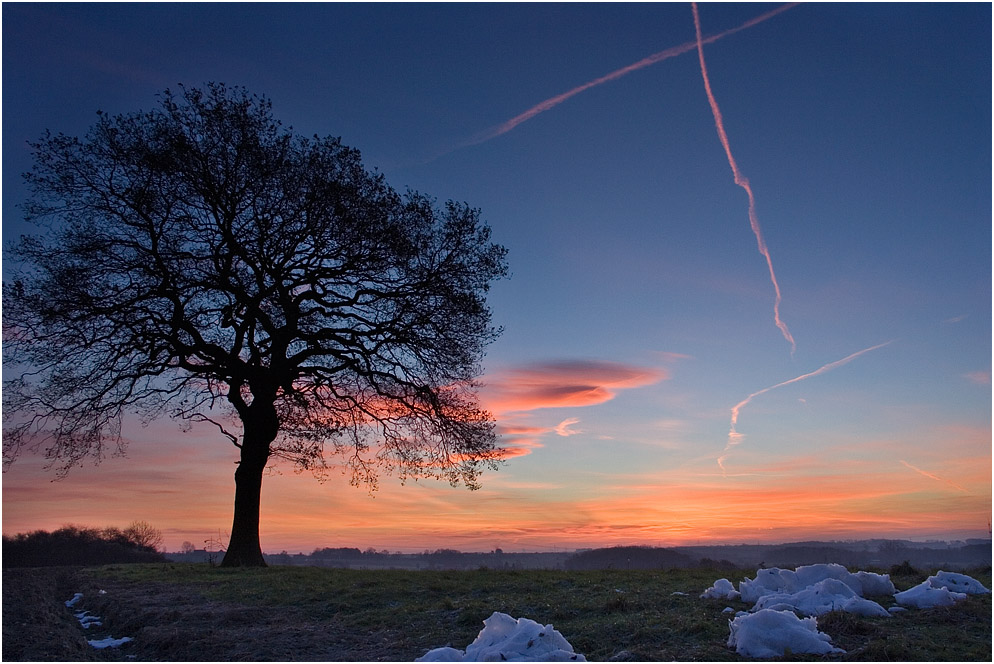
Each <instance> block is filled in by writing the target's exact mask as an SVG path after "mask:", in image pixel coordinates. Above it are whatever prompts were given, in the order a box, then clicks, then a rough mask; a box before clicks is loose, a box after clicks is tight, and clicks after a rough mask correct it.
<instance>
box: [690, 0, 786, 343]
mask: <svg viewBox="0 0 994 664" xmlns="http://www.w3.org/2000/svg"><path fill="white" fill-rule="evenodd" d="M690 6H691V9H693V11H694V31H695V33H696V35H697V43H696V45H697V57H698V59H699V60H700V62H701V76H702V77H703V78H704V91H705V92H707V95H708V103H709V104H711V113H712V115H714V124H715V127H716V128H717V129H718V139H719V140H720V141H721V145H722V147H724V148H725V155H726V156H727V157H728V164H729V165H730V166H731V167H732V175H733V176H734V178H735V184H737V185H739V186H740V187H742V188H743V189H745V192H746V194H747V195H748V196H749V225H750V226H752V232H753V234H754V235H755V236H756V243H757V244H758V245H759V253H761V254H762V255H763V257H764V258H765V259H766V265H767V267H769V269H770V281H772V282H773V290H774V291H775V292H776V299H775V300H774V302H773V320H774V322H775V323H776V325H777V327H779V328H780V332H781V333H783V337H784V339H786V340H787V341H788V342H789V343H790V354H791V355H793V354H794V351H795V350H797V344H796V343H794V337H792V336H791V334H790V330H788V329H787V324H786V323H784V322H783V321H782V320H781V319H780V299H781V298H780V284H779V283H777V275H776V273H774V272H773V260H772V259H771V258H770V250H769V249H767V248H766V242H765V241H764V240H763V232H762V230H761V229H760V228H759V218H758V217H757V216H756V199H755V197H754V196H753V195H752V187H751V186H749V180H748V179H747V178H746V177H745V176H744V175H742V172H741V171H740V170H739V166H738V164H736V163H735V157H733V156H732V148H731V145H730V144H729V142H728V135H727V134H726V133H725V123H724V121H723V120H722V118H721V110H720V109H719V108H718V102H717V101H715V98H714V93H713V92H712V91H711V80H710V79H709V78H708V68H707V65H706V64H705V62H704V40H703V39H702V38H701V17H700V15H699V14H698V12H697V3H696V2H692V3H690Z"/></svg>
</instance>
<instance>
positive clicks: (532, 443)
mask: <svg viewBox="0 0 994 664" xmlns="http://www.w3.org/2000/svg"><path fill="white" fill-rule="evenodd" d="M2 12H3V99H2V104H3V109H2V110H3V182H2V186H3V203H2V205H3V208H2V209H3V242H4V244H5V245H7V244H8V243H10V242H11V241H13V240H15V239H16V238H17V237H18V236H19V235H20V234H21V233H25V232H31V231H32V229H31V228H30V227H28V226H27V225H26V224H25V223H24V222H23V215H22V214H21V212H20V210H19V209H18V207H17V206H18V204H19V203H20V202H22V201H23V200H24V199H25V196H26V190H25V188H24V186H23V182H22V180H21V178H20V177H19V174H20V173H22V172H24V171H25V170H27V169H28V168H29V167H30V163H31V155H30V150H29V149H28V147H27V145H26V142H27V141H30V140H34V139H37V138H38V137H39V136H40V135H41V134H42V133H43V132H44V131H45V130H46V129H51V130H52V131H53V132H64V133H66V134H76V135H78V134H82V133H83V132H85V131H86V129H87V128H88V127H89V126H90V125H92V124H93V123H94V121H95V120H96V111H97V110H98V109H99V110H102V111H105V112H108V113H127V112H132V111H137V110H140V109H149V108H152V107H154V106H155V105H156V103H157V102H156V94H157V93H158V92H161V91H162V90H164V89H165V88H169V87H172V88H175V86H176V84H178V83H184V84H186V85H187V86H198V85H202V84H204V83H206V82H209V81H220V82H225V83H227V84H229V85H243V86H246V87H247V88H249V89H250V90H251V91H253V92H256V93H260V94H264V95H267V96H268V97H269V98H270V99H271V100H272V102H273V109H274V113H275V115H276V116H277V117H278V118H279V119H281V120H282V121H283V122H284V124H287V125H291V126H292V127H293V128H294V130H296V131H298V132H300V133H302V134H305V135H311V134H319V135H333V136H340V137H341V138H342V141H343V142H344V143H345V144H347V145H351V146H353V147H356V148H358V149H359V150H361V151H362V154H363V160H364V163H365V164H366V166H367V167H368V168H370V169H371V168H373V167H375V168H378V169H379V170H380V171H381V172H383V173H384V174H385V177H386V179H387V181H388V182H389V183H390V184H391V185H392V186H394V187H395V188H397V189H398V190H400V191H403V190H405V189H406V188H411V189H415V190H418V191H421V192H423V193H427V194H430V195H432V196H435V197H436V198H437V199H438V200H439V201H440V202H441V201H445V200H448V199H453V200H457V201H465V202H467V203H469V204H470V205H472V206H474V207H479V208H480V209H481V210H482V212H483V218H484V219H485V220H486V221H487V223H489V225H490V226H491V227H492V229H493V235H494V239H495V241H497V242H499V243H501V244H503V245H504V246H506V247H507V249H508V252H509V253H508V262H509V265H510V269H511V273H512V275H511V277H510V278H509V279H506V280H501V281H499V282H497V283H496V284H495V286H494V287H493V289H492V291H491V293H490V296H489V303H490V305H491V307H492V310H493V315H494V322H495V323H496V324H498V325H502V326H503V327H504V333H503V335H502V336H501V338H500V339H499V340H498V341H497V342H496V343H494V344H493V345H491V346H490V347H489V348H488V353H487V356H486V358H485V362H484V369H485V373H484V375H483V377H482V379H481V380H482V382H483V383H484V387H483V389H482V390H481V401H482V403H483V404H484V406H486V407H487V408H488V409H489V410H491V412H493V414H494V416H495V417H496V419H497V422H498V429H499V431H500V432H501V434H502V445H503V446H504V447H505V448H506V449H507V450H508V451H507V459H506V462H505V463H504V464H503V465H502V467H501V469H500V470H499V471H497V472H487V473H485V474H484V476H483V478H482V481H483V488H482V489H480V490H478V491H472V492H471V491H467V490H466V489H465V488H452V487H450V486H449V485H448V484H447V483H444V482H441V483H438V482H434V481H428V482H425V481H419V482H408V483H407V484H406V485H401V484H400V482H399V481H398V480H397V479H396V478H395V477H390V476H389V475H385V476H384V477H382V478H381V481H380V485H379V489H378V490H377V491H376V492H375V493H373V494H371V493H370V492H369V491H367V490H365V489H362V488H359V489H356V488H353V487H351V486H349V483H348V481H347V478H345V477H333V478H331V479H329V480H328V481H326V482H324V483H319V482H317V481H316V480H315V479H314V478H313V477H311V476H310V475H308V474H306V473H304V474H296V473H294V472H293V470H292V469H291V468H281V467H277V468H276V469H274V472H273V473H272V474H271V475H269V476H267V477H266V478H265V480H264V483H263V498H262V522H261V539H262V546H263V550H264V551H267V552H278V551H281V550H287V551H290V552H297V551H303V552H305V553H306V552H310V551H311V550H312V549H314V548H317V547H325V546H328V547H336V546H357V547H360V548H367V547H375V548H376V549H387V550H390V551H422V550H424V549H436V548H442V547H445V548H456V549H460V550H464V551H488V550H492V549H494V548H497V547H500V548H502V549H503V550H505V551H552V550H563V549H573V548H578V547H596V546H612V545H628V544H646V545H658V546H667V545H680V544H697V543H739V542H747V543H755V542H787V541H800V540H808V539H862V538H877V537H886V538H910V539H964V538H971V537H988V536H989V532H990V531H989V523H990V518H991V243H990V240H991V229H990V219H991V215H990V213H991V151H990V146H991V121H990V120H991V69H990V62H991V59H990V54H991V32H990V30H989V27H990V25H991V5H990V4H989V3H972V4H952V3H935V4H900V3H887V4H834V3H832V4H801V5H798V6H786V7H785V6H782V5H778V4H756V3H743V4H710V3H704V4H701V5H700V6H699V7H698V18H699V22H698V25H697V26H695V16H694V11H693V8H692V6H691V5H690V4H687V3H651V4H650V3H640V4H614V3H609V4H381V3H368V4H294V5H286V4H226V3H218V4H187V3H182V4H144V3H142V4H75V3H74V4H48V3H46V4H22V3H4V4H3V7H2ZM698 26H699V28H698ZM697 29H699V31H700V35H701V50H700V51H698V44H697V36H696V35H697ZM715 37H717V38H715ZM702 56H703V58H702ZM702 64H703V67H704V69H703V71H702ZM705 72H706V76H705ZM7 377H8V376H5V378H7ZM123 433H124V436H125V437H126V438H127V439H128V440H129V448H128V455H127V458H107V459H104V460H103V461H102V462H101V463H100V464H99V465H93V464H87V465H85V466H84V467H82V468H78V469H76V470H74V471H73V472H72V473H71V474H70V475H69V476H68V477H67V478H66V479H64V480H61V481H53V480H54V473H53V472H51V471H46V470H45V469H44V466H45V463H44V460H43V459H41V458H39V457H33V456H30V455H25V456H22V457H21V458H20V459H18V460H17V462H16V463H15V464H13V466H11V467H10V469H9V470H8V471H7V472H6V473H4V475H3V477H2V486H3V504H2V508H3V532H4V533H5V534H13V533H18V532H26V531H30V530H34V529H39V528H41V529H47V530H51V529H55V528H58V527H59V526H61V525H63V524H67V523H74V524H83V525H92V526H104V525H119V526H124V525H127V524H128V523H130V522H131V521H133V520H139V519H140V520H145V521H148V522H150V523H151V524H153V525H154V526H156V527H158V528H160V529H161V530H162V531H163V534H164V536H165V546H166V548H167V549H169V550H177V549H179V547H180V544H181V543H182V542H184V541H189V542H192V543H194V544H195V545H197V546H201V545H202V542H204V541H205V540H206V539H208V538H217V537H218V535H220V536H221V537H223V536H224V535H225V533H227V532H229V531H230V523H231V509H232V500H233V489H234V481H233V475H232V474H233V472H234V468H235V465H234V463H235V461H236V459H237V454H236V453H237V450H236V449H235V448H234V447H233V446H232V445H231V444H230V443H229V442H227V441H226V440H225V439H223V438H222V437H220V436H219V435H217V432H216V430H211V429H210V428H203V429H199V428H194V429H193V430H192V431H191V432H188V433H187V432H183V431H181V430H180V428H179V427H178V425H176V424H175V423H173V422H170V421H156V422H154V423H152V424H151V425H149V426H148V427H142V426H141V424H140V423H138V422H137V420H135V421H131V420H129V421H126V422H125V427H124V432H123Z"/></svg>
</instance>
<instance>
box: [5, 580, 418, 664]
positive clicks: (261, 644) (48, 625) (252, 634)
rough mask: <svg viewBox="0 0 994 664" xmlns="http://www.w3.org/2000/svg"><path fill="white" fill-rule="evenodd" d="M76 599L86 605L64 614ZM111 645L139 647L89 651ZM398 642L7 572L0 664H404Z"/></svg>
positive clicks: (285, 614) (271, 615)
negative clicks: (88, 616) (101, 642)
mask: <svg viewBox="0 0 994 664" xmlns="http://www.w3.org/2000/svg"><path fill="white" fill-rule="evenodd" d="M100 590H106V591H107V594H105V595H101V594H99V591H100ZM77 592H81V593H83V599H82V600H80V602H79V603H78V604H76V606H74V607H73V609H68V608H66V606H65V601H66V600H68V599H71V598H72V596H73V595H74V594H75V593H77ZM79 610H86V611H90V612H91V613H92V614H94V615H97V616H101V617H104V618H107V617H108V616H110V617H111V619H110V620H108V621H107V622H108V623H111V624H112V627H111V629H110V631H108V630H106V629H103V628H102V627H91V628H89V629H87V630H83V629H82V628H81V627H80V624H79V622H78V620H77V619H76V618H75V617H73V611H79ZM107 636H113V637H114V638H121V637H123V636H130V637H132V638H135V641H133V642H131V643H126V644H124V645H123V646H122V647H120V648H106V649H103V650H98V649H96V648H92V647H90V645H89V644H88V643H87V639H100V638H105V637H107ZM139 637H140V638H139ZM397 641H398V639H396V638H394V635H392V634H391V633H390V632H389V630H383V631H382V632H380V633H375V632H374V633H354V632H350V631H347V630H345V629H344V627H338V628H336V625H335V624H334V622H330V621H329V620H328V619H327V617H323V618H322V619H321V620H320V622H317V621H314V620H313V619H310V618H309V617H308V616H307V615H306V614H304V613H303V612H302V611H294V610H292V609H290V610H288V609H287V608H285V607H281V609H280V610H279V611H278V612H275V611H267V610H266V609H264V608H260V607H252V606H242V605H238V604H229V603H224V602H218V601H216V600H208V599H207V598H205V597H203V596H202V595H199V594H197V593H194V592H189V591H185V590H183V589H180V588H177V587H175V586H168V585H165V584H154V583H147V582H146V583H142V584H135V583H133V582H121V581H116V580H108V579H100V580H97V579H94V578H93V577H92V576H90V575H89V574H88V573H87V571H86V570H85V569H81V568H68V567H60V568H54V567H48V568H35V569H24V568H21V569H5V570H3V661H5V662H11V661H191V662H197V661H328V662H335V661H398V660H400V661H403V660H407V659H410V653H408V652H402V651H401V652H398V648H397V647H396V645H395V644H396V642H397ZM129 655H130V656H131V657H129Z"/></svg>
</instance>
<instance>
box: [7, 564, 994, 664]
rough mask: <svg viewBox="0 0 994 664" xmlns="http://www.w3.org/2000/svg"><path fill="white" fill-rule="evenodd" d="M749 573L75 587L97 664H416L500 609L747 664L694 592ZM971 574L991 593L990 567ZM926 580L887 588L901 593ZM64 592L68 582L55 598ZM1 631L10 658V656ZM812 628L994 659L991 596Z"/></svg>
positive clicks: (896, 649)
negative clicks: (103, 637) (97, 647)
mask: <svg viewBox="0 0 994 664" xmlns="http://www.w3.org/2000/svg"><path fill="white" fill-rule="evenodd" d="M754 572H755V571H754V570H743V571H740V572H734V573H729V572H728V571H722V572H719V571H715V570H687V569H680V570H670V571H619V570H609V571H586V572H565V571H508V570H479V571H470V572H428V571H419V572H411V571H392V570H375V571H366V570H343V569H326V568H310V567H270V568H266V569H255V570H227V569H218V568H211V567H209V566H207V565H186V564H157V565H119V566H109V567H101V568H87V569H84V570H80V571H78V576H77V577H76V579H75V581H74V582H75V583H76V584H77V586H79V590H78V591H80V592H84V593H86V597H85V599H84V603H83V606H84V608H87V609H90V610H92V611H93V612H94V613H95V614H97V615H100V616H102V617H104V618H105V623H106V625H105V627H106V628H107V629H109V630H111V631H112V632H113V635H114V636H116V637H120V636H133V637H135V641H134V642H133V643H131V644H128V645H127V646H126V647H125V648H122V650H121V651H119V652H117V653H116V654H115V653H112V652H106V653H104V654H102V655H101V656H100V657H98V658H99V659H113V658H119V659H125V658H126V657H127V655H128V654H132V655H135V656H136V657H137V658H138V659H139V660H267V659H268V660H277V661H283V660H337V661H375V660H394V661H405V660H406V661H411V660H413V659H415V658H416V657H420V656H421V655H423V654H424V653H425V652H427V651H428V650H430V649H432V648H435V647H439V646H444V645H451V646H453V647H456V648H460V649H464V648H465V647H466V646H467V645H468V644H469V643H471V642H472V641H473V639H474V638H475V637H476V635H477V633H478V632H479V631H480V629H481V628H482V626H483V625H482V621H483V620H484V619H485V618H487V617H489V616H490V614H491V613H492V612H493V611H502V612H504V613H507V614H510V615H511V616H514V617H516V618H520V617H526V618H531V619H532V620H535V621H537V622H540V623H543V624H546V623H552V624H553V626H554V627H555V628H556V629H557V630H558V631H559V632H561V633H562V634H563V636H565V637H566V639H567V640H568V641H569V642H570V643H571V644H572V645H573V647H574V649H575V650H576V651H577V652H579V653H582V654H583V655H585V656H586V657H587V658H588V659H589V660H602V661H603V660H608V659H612V658H613V659H615V660H638V661H667V660H678V661H716V660H738V659H741V658H740V657H739V656H738V655H736V653H735V652H734V651H732V650H730V649H728V648H727V647H726V645H725V643H726V641H727V639H728V633H729V630H728V618H729V616H728V614H723V613H722V610H723V609H724V608H725V607H727V606H732V607H734V608H735V609H736V610H739V609H747V608H749V607H748V606H747V605H745V604H744V603H741V602H728V601H725V600H703V599H700V598H699V595H700V593H701V592H702V591H703V590H704V589H705V588H707V587H708V586H710V585H711V584H712V583H713V582H714V580H715V579H717V578H719V577H722V576H725V577H727V578H729V579H730V580H733V581H736V582H737V581H739V580H740V579H741V578H743V577H745V576H754ZM970 573H971V575H972V576H974V577H975V578H977V579H978V580H980V581H981V582H982V583H984V584H985V585H987V586H988V587H990V584H991V573H990V570H989V569H988V570H986V571H984V572H978V571H976V570H974V571H972V572H970ZM925 576H926V574H925V573H922V574H920V575H913V576H907V577H896V578H894V582H895V585H897V586H898V589H899V590H903V589H906V588H908V587H910V586H912V585H915V584H916V583H918V582H920V581H922V580H924V578H925ZM6 586H7V584H6V583H5V587H4V603H5V612H6V606H7V602H8V598H7V587H6ZM98 589H100V590H104V589H105V590H106V594H98ZM68 590H69V588H68V587H66V586H65V584H63V589H62V590H61V592H62V593H63V594H65V593H67V592H68ZM678 593H686V594H678ZM70 596H71V593H69V594H68V595H67V596H66V597H65V598H63V599H68V597H70ZM882 603H883V604H884V606H890V605H891V604H892V602H888V601H887V600H886V599H884V600H883V601H882ZM6 622H7V621H6V618H5V626H4V632H5V634H4V640H5V646H4V659H9V657H8V654H9V653H8V652H7V644H6V640H7V638H8V634H7V631H8V630H7V624H6ZM818 622H819V628H820V629H821V630H822V631H824V632H827V633H828V634H829V635H831V637H832V641H833V643H834V645H836V646H838V647H841V648H844V649H845V650H846V651H847V654H846V655H844V656H838V657H833V658H832V659H839V660H842V661H846V660H853V661H910V660H916V661H991V596H990V595H985V596H971V597H969V598H968V599H967V600H965V601H963V602H961V603H959V604H957V605H956V606H954V607H950V608H939V609H929V610H910V611H908V612H906V613H904V614H901V615H899V616H896V617H893V618H863V617H857V616H852V615H850V614H828V615H826V616H822V617H821V618H819V621H818ZM10 654H13V653H10ZM785 659H790V660H814V659H823V658H821V657H814V656H788V657H787V658H785Z"/></svg>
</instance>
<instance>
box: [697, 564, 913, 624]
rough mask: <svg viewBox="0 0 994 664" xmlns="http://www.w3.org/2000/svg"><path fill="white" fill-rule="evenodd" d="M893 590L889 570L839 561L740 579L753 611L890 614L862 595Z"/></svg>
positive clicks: (763, 571)
mask: <svg viewBox="0 0 994 664" xmlns="http://www.w3.org/2000/svg"><path fill="white" fill-rule="evenodd" d="M715 583H716V585H717V582H715ZM709 590H710V589H709ZM894 591H895V588H894V584H893V582H891V580H890V576H888V575H886V574H874V573H873V572H857V573H856V574H853V573H851V572H850V571H849V570H847V569H846V568H845V567H843V566H842V565H838V564H836V563H830V564H818V565H803V566H801V567H798V568H797V569H796V570H789V569H780V568H778V567H771V568H769V569H761V570H757V572H756V578H755V579H744V580H743V581H742V582H741V583H739V592H740V594H741V597H742V600H743V601H745V602H750V603H754V604H755V606H754V607H753V609H752V610H753V611H760V610H762V609H777V610H787V609H789V610H791V611H797V612H798V613H802V614H804V615H806V616H820V615H822V614H825V613H828V612H829V611H847V612H849V613H856V614H859V615H862V616H881V617H883V616H889V615H890V613H888V612H887V610H886V609H885V608H884V607H882V606H880V605H879V604H877V603H876V602H874V601H871V600H868V599H864V597H863V596H864V595H890V594H893V593H894Z"/></svg>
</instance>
